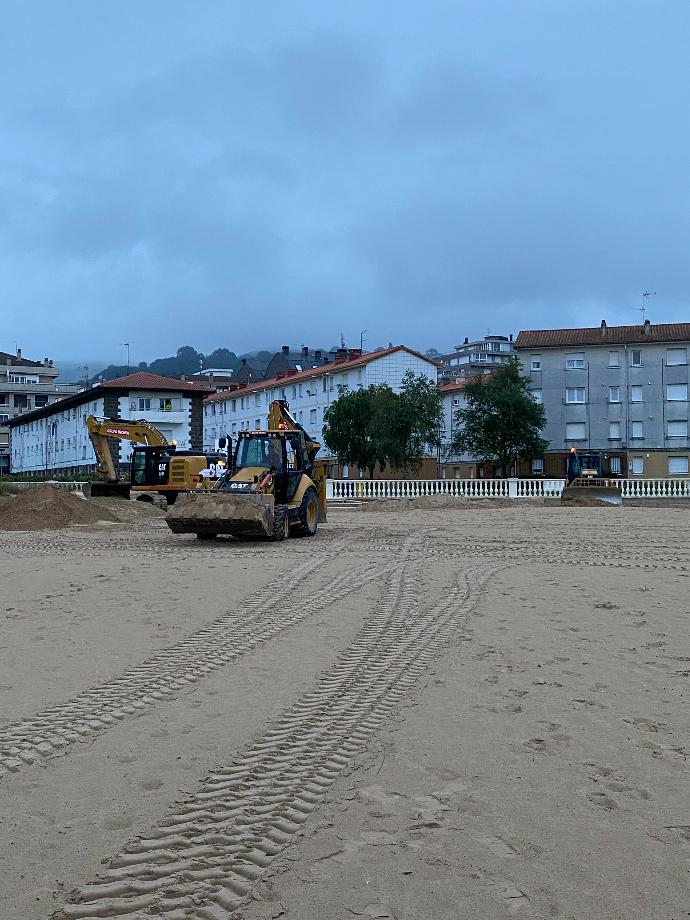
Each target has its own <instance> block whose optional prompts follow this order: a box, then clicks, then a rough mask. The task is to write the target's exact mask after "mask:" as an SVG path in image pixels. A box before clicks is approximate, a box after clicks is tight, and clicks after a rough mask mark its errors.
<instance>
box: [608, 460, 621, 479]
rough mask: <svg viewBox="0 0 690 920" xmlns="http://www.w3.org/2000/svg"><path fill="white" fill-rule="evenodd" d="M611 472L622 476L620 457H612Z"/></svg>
mask: <svg viewBox="0 0 690 920" xmlns="http://www.w3.org/2000/svg"><path fill="white" fill-rule="evenodd" d="M610 466H611V472H612V473H614V474H616V475H618V476H620V472H621V458H620V457H611V463H610Z"/></svg>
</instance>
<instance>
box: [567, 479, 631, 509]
mask: <svg viewBox="0 0 690 920" xmlns="http://www.w3.org/2000/svg"><path fill="white" fill-rule="evenodd" d="M561 504H562V505H585V506H590V507H593V506H596V505H622V504H623V497H622V495H621V490H620V488H619V487H618V485H617V484H616V482H615V480H612V479H574V480H573V481H572V482H571V483H570V485H569V486H566V487H565V489H563V493H562V495H561Z"/></svg>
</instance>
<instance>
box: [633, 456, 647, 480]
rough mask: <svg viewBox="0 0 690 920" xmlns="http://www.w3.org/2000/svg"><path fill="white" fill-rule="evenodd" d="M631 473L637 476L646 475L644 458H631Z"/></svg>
mask: <svg viewBox="0 0 690 920" xmlns="http://www.w3.org/2000/svg"><path fill="white" fill-rule="evenodd" d="M630 472H631V473H632V474H633V475H635V476H641V475H642V473H644V458H643V457H631V458H630Z"/></svg>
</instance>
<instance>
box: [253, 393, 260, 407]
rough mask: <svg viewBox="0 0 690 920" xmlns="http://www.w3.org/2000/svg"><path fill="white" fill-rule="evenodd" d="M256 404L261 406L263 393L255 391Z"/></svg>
mask: <svg viewBox="0 0 690 920" xmlns="http://www.w3.org/2000/svg"><path fill="white" fill-rule="evenodd" d="M254 405H255V406H260V405H261V393H255V394H254Z"/></svg>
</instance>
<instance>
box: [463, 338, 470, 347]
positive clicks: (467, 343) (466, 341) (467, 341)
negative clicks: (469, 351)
mask: <svg viewBox="0 0 690 920" xmlns="http://www.w3.org/2000/svg"><path fill="white" fill-rule="evenodd" d="M463 344H464V345H469V344H470V340H469V339H468V338H467V336H465V341H464V343H463Z"/></svg>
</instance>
